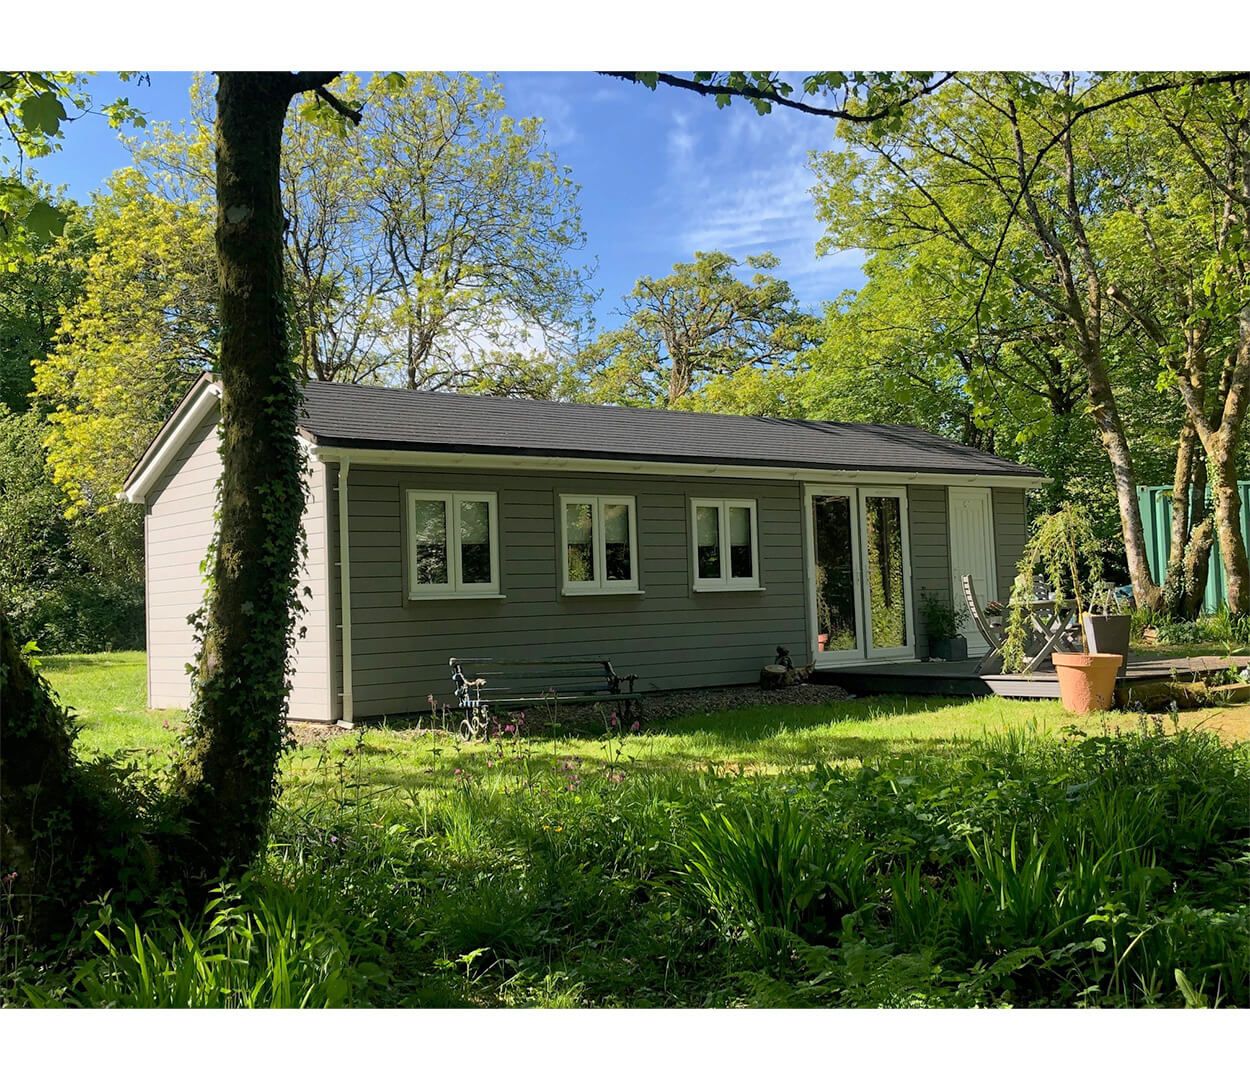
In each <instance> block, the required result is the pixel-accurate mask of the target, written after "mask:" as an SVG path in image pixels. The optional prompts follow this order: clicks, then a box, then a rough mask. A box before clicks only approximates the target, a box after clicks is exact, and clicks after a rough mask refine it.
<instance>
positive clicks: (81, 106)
mask: <svg viewBox="0 0 1250 1080" xmlns="http://www.w3.org/2000/svg"><path fill="white" fill-rule="evenodd" d="M119 74H120V75H121V77H122V78H123V79H127V80H128V79H131V78H133V73H131V72H120V73H119ZM90 112H95V113H98V114H99V115H102V116H104V117H105V118H106V119H107V120H108V122H109V124H110V126H112V127H115V128H116V127H121V126H122V125H123V124H132V125H134V126H135V127H142V126H143V124H144V119H143V115H142V114H141V113H140V112H139V111H138V110H137V109H136V108H134V106H132V105H131V104H130V102H129V100H127V99H126V98H119V99H118V100H116V101H113V102H110V103H109V104H107V105H104V106H102V107H96V106H95V105H94V104H93V103H92V100H91V96H90V94H88V93H87V91H86V77H85V76H84V75H82V74H80V73H78V72H74V71H0V128H2V129H3V132H4V134H6V135H7V141H6V142H5V143H0V149H2V150H4V151H5V152H4V153H0V167H3V173H0V266H3V263H4V261H5V260H7V261H8V266H7V269H9V270H16V268H17V265H16V262H15V261H14V256H15V255H16V256H19V257H20V256H21V254H22V253H23V252H24V251H25V250H26V249H27V248H28V247H29V245H30V243H31V241H32V240H34V241H47V240H51V239H52V238H53V237H54V236H60V235H61V232H62V230H63V229H64V227H65V220H66V212H65V209H64V208H63V207H60V206H58V205H55V203H54V201H53V200H52V199H51V198H50V197H49V195H48V193H47V192H46V191H43V190H41V189H40V187H39V185H38V184H34V183H32V182H31V181H30V180H29V179H28V178H27V176H26V165H27V162H28V161H29V160H30V159H32V158H40V157H44V156H46V155H47V154H51V153H53V152H54V151H55V150H57V149H58V148H59V146H60V144H61V139H62V136H63V134H64V127H63V125H64V123H65V122H66V121H68V120H71V119H76V118H77V116H82V115H86V114H87V113H90ZM71 113H73V114H76V115H74V116H71ZM10 153H12V154H13V155H14V156H15V158H16V160H12V159H10V157H9V154H10Z"/></svg>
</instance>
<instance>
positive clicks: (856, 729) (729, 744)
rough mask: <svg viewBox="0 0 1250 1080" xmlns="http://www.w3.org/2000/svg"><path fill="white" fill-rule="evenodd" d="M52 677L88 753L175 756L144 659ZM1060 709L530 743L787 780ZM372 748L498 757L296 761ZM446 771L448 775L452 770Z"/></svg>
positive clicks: (405, 732)
mask: <svg viewBox="0 0 1250 1080" xmlns="http://www.w3.org/2000/svg"><path fill="white" fill-rule="evenodd" d="M43 672H44V674H45V675H46V676H47V677H48V681H49V682H50V683H51V684H52V686H53V687H54V688H55V689H56V691H57V692H58V693H59V694H60V695H61V698H62V700H63V701H64V702H65V703H66V704H67V705H69V706H70V707H71V708H73V709H74V710H75V712H76V713H77V718H78V722H79V724H80V725H81V726H82V733H81V735H80V736H79V746H80V748H81V749H82V751H83V752H84V753H85V754H86V755H88V756H94V755H98V754H115V753H125V752H141V753H145V754H146V753H148V752H152V751H155V752H158V753H163V752H167V751H169V750H170V749H172V748H173V747H174V745H175V741H176V739H177V736H178V734H179V732H180V731H181V730H182V726H183V720H184V717H183V714H182V712H181V711H179V710H176V709H164V710H154V709H148V708H146V707H145V705H144V701H145V697H146V688H145V681H144V677H145V667H144V655H143V653H139V652H121V653H105V654H99V655H94V656H55V657H47V658H44V660H43ZM1071 719H1072V718H1071V717H1068V716H1066V714H1064V712H1063V710H1062V709H1061V708H1060V707H1059V705H1058V703H1057V702H1051V701H1042V702H1019V701H1008V700H1004V699H1001V698H982V699H980V700H969V699H963V698H934V697H923V696H920V697H910V698H907V697H873V698H860V699H857V700H853V701H845V702H832V703H829V704H824V705H801V706H794V705H791V706H777V707H773V708H766V709H765V708H753V709H738V710H735V711H732V712H724V713H716V714H711V715H701V716H690V717H685V718H682V719H680V720H673V721H668V722H666V723H664V724H663V725H661V726H658V727H655V728H651V727H648V728H646V729H644V731H643V732H641V733H640V735H638V736H629V737H626V738H624V739H612V740H609V739H606V738H602V737H589V738H588V737H571V736H564V737H561V738H559V739H552V738H535V739H532V740H526V741H524V745H525V746H526V747H527V752H528V753H529V754H530V755H531V757H532V758H534V759H536V763H537V762H538V761H546V762H548V763H551V764H553V765H555V766H557V767H558V765H559V763H560V762H561V761H562V760H564V759H566V758H568V757H570V756H575V757H578V758H581V759H583V760H586V761H599V762H603V763H607V762H608V761H609V759H612V760H617V759H619V760H622V761H626V762H628V763H629V764H630V765H631V766H632V767H633V768H635V769H643V770H647V771H653V770H662V769H667V768H693V769H699V768H706V767H714V768H718V769H729V770H735V771H736V770H738V769H741V770H744V771H750V772H775V771H778V770H783V769H792V768H796V767H803V766H810V765H814V764H815V763H817V762H822V763H824V764H827V765H833V764H839V763H849V764H859V763H860V762H862V761H863V760H864V759H866V758H872V757H878V756H882V755H888V754H895V753H910V752H916V751H923V752H933V753H949V752H950V751H951V750H952V749H954V748H957V747H959V746H961V745H963V744H964V743H966V742H967V741H968V740H970V739H975V738H979V737H981V736H982V735H985V734H987V733H993V732H1001V731H1003V730H1006V729H1010V728H1017V729H1025V728H1027V729H1029V730H1035V731H1037V732H1039V733H1041V734H1057V733H1059V731H1060V730H1061V729H1062V728H1063V727H1064V726H1065V725H1067V724H1069V723H1070V722H1071ZM358 746H361V747H363V753H364V755H365V756H366V757H367V758H368V759H369V761H370V762H371V766H370V772H371V773H372V775H373V778H374V779H375V780H376V781H377V782H378V783H382V784H387V783H395V782H399V781H403V782H405V783H408V782H417V783H422V782H425V779H426V778H428V777H429V776H430V775H431V774H430V772H429V770H430V769H431V767H432V766H434V765H435V764H436V763H439V764H441V765H445V764H446V763H447V762H448V761H449V760H450V759H451V758H454V759H455V760H456V761H457V762H458V763H460V765H461V766H464V767H471V766H474V765H477V764H478V763H479V762H484V761H485V759H486V758H488V757H490V756H491V755H492V754H494V753H495V752H496V750H495V748H494V747H492V746H488V745H481V744H473V745H465V744H462V743H460V742H459V741H458V740H456V739H453V738H450V737H449V736H446V735H443V734H441V733H440V734H438V735H433V734H431V733H429V732H416V731H413V730H411V729H406V728H398V729H393V730H392V729H390V728H387V727H385V726H382V727H375V728H368V729H365V730H364V731H363V732H362V733H361V734H360V735H356V734H354V733H353V734H351V735H346V736H339V737H337V738H335V739H334V740H333V741H332V743H331V745H330V746H329V747H328V748H327V747H321V746H309V747H304V748H303V749H300V750H297V751H296V752H295V753H293V754H292V755H291V756H290V757H289V758H288V764H287V770H288V774H289V777H290V778H291V779H298V778H302V777H307V776H309V775H310V774H311V773H312V772H313V771H315V768H316V766H317V763H318V762H320V761H321V760H322V759H323V757H324V756H325V754H326V753H329V754H330V755H331V757H340V756H342V755H343V754H345V753H347V752H348V751H349V750H352V751H353V752H354V751H355V749H356V748H357V747H358ZM440 771H442V770H440Z"/></svg>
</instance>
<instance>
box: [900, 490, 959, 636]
mask: <svg viewBox="0 0 1250 1080" xmlns="http://www.w3.org/2000/svg"><path fill="white" fill-rule="evenodd" d="M946 492H947V489H946V488H944V487H921V486H919V485H912V486H910V487H908V489H907V517H908V528H909V529H910V530H911V537H910V539H911V602H912V612H913V615H914V618H913V619H912V625H913V626H914V627H915V628H916V655H917V656H928V655H929V636H928V634H927V633H926V632H925V622H924V616H923V615H922V614H921V611H922V608H921V600H922V598H923V594H924V593H926V592H927V593H932V594H934V595H935V596H939V597H941V598H942V600H943V601H945V602H946V603H950V604H953V603H954V598H953V597H952V596H951V562H950V529H949V526H948V519H947V504H946ZM962 602H963V601H962V600H961V601H960V603H962Z"/></svg>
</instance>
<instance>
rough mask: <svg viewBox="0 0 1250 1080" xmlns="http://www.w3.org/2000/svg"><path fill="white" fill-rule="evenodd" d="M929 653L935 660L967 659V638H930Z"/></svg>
mask: <svg viewBox="0 0 1250 1080" xmlns="http://www.w3.org/2000/svg"><path fill="white" fill-rule="evenodd" d="M929 655H930V656H932V657H934V658H935V659H937V660H967V659H968V639H967V638H963V637H947V638H930V639H929Z"/></svg>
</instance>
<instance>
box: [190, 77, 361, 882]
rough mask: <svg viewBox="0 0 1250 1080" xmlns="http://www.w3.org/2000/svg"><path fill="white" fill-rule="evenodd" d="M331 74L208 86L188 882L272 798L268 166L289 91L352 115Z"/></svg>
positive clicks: (291, 452) (281, 620)
mask: <svg viewBox="0 0 1250 1080" xmlns="http://www.w3.org/2000/svg"><path fill="white" fill-rule="evenodd" d="M333 77H334V73H333V72H313V73H303V74H291V73H289V72H286V73H282V72H222V73H220V74H219V76H218V89H217V121H216V129H215V133H216V157H217V228H216V241H217V261H218V277H219V284H220V289H221V307H220V311H221V326H222V332H221V354H220V360H219V367H218V372H219V375H220V380H221V390H222V396H221V441H220V452H221V459H222V477H221V483H220V492H219V516H218V533H217V540H216V544H215V548H214V551H213V555H212V577H211V584H210V588H209V595H208V598H207V603H206V607H205V610H204V612H203V613H202V615H201V619H200V635H201V650H200V656H199V659H198V664H197V671H196V673H195V679H194V684H195V686H194V696H193V700H192V707H191V714H190V721H191V726H190V730H191V742H190V745H189V747H188V749H187V752H186V754H185V755H184V757H183V760H182V762H181V770H180V778H179V794H180V795H181V797H182V800H183V810H184V813H185V817H186V825H187V830H186V839H185V842H184V847H183V850H182V852H181V856H182V862H183V864H184V867H185V869H186V871H187V872H188V873H189V875H190V876H192V877H197V878H211V877H212V876H214V875H216V874H217V873H219V872H221V871H223V870H224V871H234V870H238V869H240V868H242V867H245V866H246V865H247V864H248V863H250V862H251V861H252V860H253V859H255V857H256V856H257V855H258V854H259V852H260V851H261V850H262V846H263V844H264V838H265V833H266V828H267V825H268V821H269V815H270V813H271V811H272V809H273V806H274V802H275V800H276V797H277V793H278V765H279V759H280V757H281V753H282V750H283V746H284V744H285V741H286V713H287V694H288V691H289V666H288V664H289V652H290V647H291V645H292V642H293V636H294V628H295V622H296V618H297V616H298V613H299V610H300V604H299V596H298V590H297V577H298V570H299V563H300V558H301V552H302V548H303V544H302V537H301V526H300V522H301V515H302V513H303V508H304V498H305V484H304V479H303V463H302V460H301V454H300V448H299V443H298V439H297V433H296V425H297V422H298V415H299V409H300V401H301V394H300V385H299V379H298V376H297V368H296V364H295V360H294V356H293V350H292V348H291V343H290V341H289V340H288V334H287V325H288V320H287V311H286V299H285V295H286V294H285V288H284V282H283V257H282V236H283V228H284V220H283V214H282V203H281V197H280V181H279V166H280V162H281V147H282V127H283V122H284V119H285V117H286V113H287V108H288V107H289V105H290V102H291V99H292V97H293V96H294V95H295V94H298V93H301V92H303V91H306V90H315V91H317V92H318V95H319V96H320V97H322V98H323V99H325V100H327V101H329V102H330V103H331V104H332V105H333V106H334V108H336V109H338V110H339V111H340V112H345V113H347V114H350V110H346V109H345V107H343V106H341V105H340V104H339V103H338V102H337V101H336V100H335V99H333V98H332V97H331V96H330V95H329V94H328V93H327V92H326V91H325V90H324V85H325V83H327V82H329V81H330V79H332V78H333ZM354 118H356V117H355V116H353V119H354Z"/></svg>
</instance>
